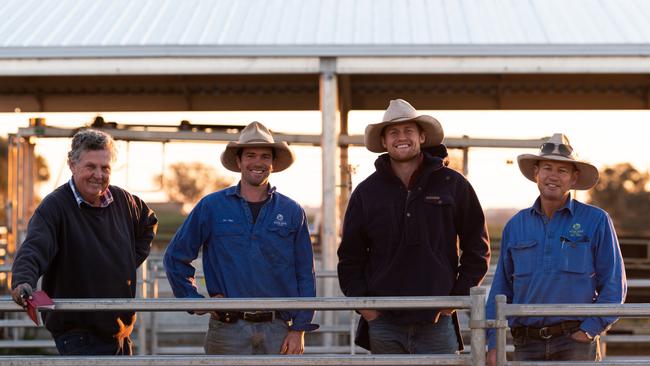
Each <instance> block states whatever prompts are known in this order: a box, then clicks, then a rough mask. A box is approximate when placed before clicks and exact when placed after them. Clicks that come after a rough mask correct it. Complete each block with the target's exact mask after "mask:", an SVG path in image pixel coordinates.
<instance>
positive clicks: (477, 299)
mask: <svg viewBox="0 0 650 366" xmlns="http://www.w3.org/2000/svg"><path fill="white" fill-rule="evenodd" d="M485 297H486V296H485V289H484V288H479V287H475V288H472V290H471V295H470V296H443V297H399V298H397V297H365V298H346V297H335V298H265V299H244V298H242V299H231V298H225V299H220V300H219V301H213V300H210V299H59V300H57V299H55V300H54V303H55V306H56V309H55V310H54V311H153V312H158V311H187V310H198V309H200V310H208V311H210V310H227V309H240V310H247V311H255V310H303V309H313V310H351V309H377V310H382V309H384V310H385V309H430V308H455V309H471V320H470V325H472V326H473V327H472V332H471V344H472V351H471V354H469V355H467V354H455V355H426V356H424V355H422V356H394V355H393V356H391V355H386V356H384V355H381V356H366V355H345V356H342V355H341V356H339V355H332V356H305V355H303V356H264V357H257V356H236V357H234V356H133V357H128V358H124V357H113V356H106V357H72V358H71V357H60V356H55V357H40V356H29V357H19V356H5V357H0V366H4V365H21V366H34V365H43V366H44V365H48V366H49V365H96V366H99V365H127V364H128V365H206V364H213V365H400V364H402V365H404V364H408V365H484V364H485V332H484V328H485V324H486V321H485ZM0 311H10V312H18V311H23V309H22V308H21V307H19V306H18V305H16V304H15V303H14V302H13V301H11V300H10V299H3V300H0Z"/></svg>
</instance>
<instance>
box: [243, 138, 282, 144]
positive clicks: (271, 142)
mask: <svg viewBox="0 0 650 366" xmlns="http://www.w3.org/2000/svg"><path fill="white" fill-rule="evenodd" d="M253 142H256V143H257V142H259V143H262V144H274V143H275V142H273V141H269V140H264V139H253V140H248V141H241V142H239V143H240V144H250V143H253Z"/></svg>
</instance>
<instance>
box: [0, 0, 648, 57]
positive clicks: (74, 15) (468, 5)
mask: <svg viewBox="0 0 650 366" xmlns="http://www.w3.org/2000/svg"><path fill="white" fill-rule="evenodd" d="M0 19H2V22H0V57H4V58H7V57H65V56H66V55H68V56H74V57H94V56H126V57H133V56H201V55H205V56H218V55H223V56H256V55H258V56H273V55H279V56H283V55H294V56H300V55H308V56H314V55H315V56H345V55H370V56H372V55H453V56H457V55H483V54H487V55H563V54H569V55H573V54H575V55H590V54H595V55H610V54H615V55H650V46H649V45H650V1H646V0H601V1H595V0H528V1H524V0H355V1H352V0H241V1H237V0H0Z"/></svg>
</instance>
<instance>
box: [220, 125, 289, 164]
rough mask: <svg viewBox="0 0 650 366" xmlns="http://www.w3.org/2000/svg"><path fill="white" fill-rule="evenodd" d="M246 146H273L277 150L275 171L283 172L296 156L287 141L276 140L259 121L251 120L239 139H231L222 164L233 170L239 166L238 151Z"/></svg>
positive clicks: (222, 158)
mask: <svg viewBox="0 0 650 366" xmlns="http://www.w3.org/2000/svg"><path fill="white" fill-rule="evenodd" d="M244 147H271V148H273V149H274V150H275V160H274V161H273V171H274V172H281V171H283V170H285V169H287V168H288V167H290V166H291V164H293V161H294V160H295V157H294V155H293V152H292V151H291V149H289V145H287V143H286V142H284V141H283V142H275V140H274V139H273V136H272V135H271V132H270V131H269V130H268V129H267V128H266V127H264V125H263V124H261V123H259V122H251V123H250V124H249V125H248V126H246V127H245V128H244V129H243V130H242V131H241V133H240V134H239V141H230V142H229V143H228V145H226V150H224V152H223V153H222V154H221V164H223V166H224V167H226V169H228V170H230V171H233V172H240V170H239V167H238V166H237V151H238V150H239V149H241V148H244Z"/></svg>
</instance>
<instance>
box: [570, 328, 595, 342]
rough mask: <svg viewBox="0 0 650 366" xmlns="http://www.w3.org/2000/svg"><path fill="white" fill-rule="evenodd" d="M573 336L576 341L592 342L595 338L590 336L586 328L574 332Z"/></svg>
mask: <svg viewBox="0 0 650 366" xmlns="http://www.w3.org/2000/svg"><path fill="white" fill-rule="evenodd" d="M571 338H573V340H574V341H576V342H580V343H591V341H592V340H593V338H589V337H588V336H587V333H585V331H584V330H581V329H578V330H576V331H575V332H573V334H571Z"/></svg>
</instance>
